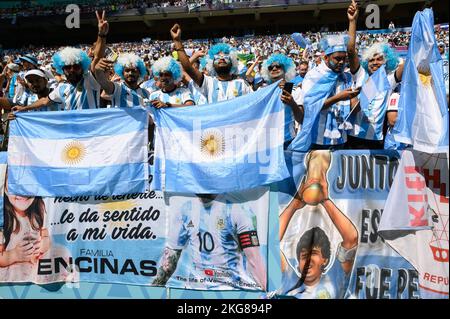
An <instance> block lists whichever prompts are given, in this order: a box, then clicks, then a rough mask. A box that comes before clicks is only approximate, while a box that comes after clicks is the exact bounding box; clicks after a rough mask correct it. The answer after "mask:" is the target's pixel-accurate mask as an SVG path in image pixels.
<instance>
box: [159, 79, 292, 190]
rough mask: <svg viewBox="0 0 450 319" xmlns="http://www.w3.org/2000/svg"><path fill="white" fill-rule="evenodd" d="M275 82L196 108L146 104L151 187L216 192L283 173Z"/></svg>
mask: <svg viewBox="0 0 450 319" xmlns="http://www.w3.org/2000/svg"><path fill="white" fill-rule="evenodd" d="M280 94H281V90H280V88H278V84H277V83H275V84H273V85H271V86H269V87H267V88H264V89H261V90H258V91H257V92H255V93H251V94H247V95H244V96H242V97H238V98H236V99H233V100H230V101H224V102H220V103H217V104H210V105H205V106H202V107H200V108H196V107H183V108H163V109H152V110H153V113H154V119H155V123H156V136H155V187H156V189H162V190H164V191H169V192H175V193H177V192H178V193H196V194H219V193H225V192H232V191H240V190H244V189H249V188H254V187H257V186H261V185H267V184H270V183H273V182H277V181H280V180H283V179H285V178H286V177H287V176H289V173H288V171H287V168H286V164H285V161H284V153H283V142H284V139H283V137H284V107H287V106H285V105H283V103H282V102H281V100H280Z"/></svg>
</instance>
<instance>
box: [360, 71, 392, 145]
mask: <svg viewBox="0 0 450 319" xmlns="http://www.w3.org/2000/svg"><path fill="white" fill-rule="evenodd" d="M390 88H391V85H390V84H389V80H388V78H387V74H386V66H385V65H383V66H381V67H380V68H379V69H378V70H376V71H375V72H374V73H373V74H372V75H371V76H370V77H369V78H368V79H367V81H366V82H365V83H364V84H363V86H362V88H361V93H360V95H359V103H360V107H361V111H360V112H358V113H357V114H356V115H355V119H354V120H353V133H354V134H355V135H356V136H358V137H360V138H366V139H377V140H381V139H382V137H383V123H384V118H385V113H386V107H387V103H388V99H389V95H390Z"/></svg>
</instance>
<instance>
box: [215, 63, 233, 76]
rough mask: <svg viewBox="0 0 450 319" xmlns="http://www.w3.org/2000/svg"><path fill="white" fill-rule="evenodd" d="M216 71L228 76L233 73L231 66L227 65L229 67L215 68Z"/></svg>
mask: <svg viewBox="0 0 450 319" xmlns="http://www.w3.org/2000/svg"><path fill="white" fill-rule="evenodd" d="M214 69H215V70H216V72H217V74H219V75H228V74H230V72H231V64H227V66H215V67H214Z"/></svg>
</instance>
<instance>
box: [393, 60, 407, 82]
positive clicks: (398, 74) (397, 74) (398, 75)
mask: <svg viewBox="0 0 450 319" xmlns="http://www.w3.org/2000/svg"><path fill="white" fill-rule="evenodd" d="M404 67H405V61H404V60H403V59H401V61H400V64H399V65H398V67H397V70H395V79H396V80H397V82H400V81H401V80H402V76H403V68H404Z"/></svg>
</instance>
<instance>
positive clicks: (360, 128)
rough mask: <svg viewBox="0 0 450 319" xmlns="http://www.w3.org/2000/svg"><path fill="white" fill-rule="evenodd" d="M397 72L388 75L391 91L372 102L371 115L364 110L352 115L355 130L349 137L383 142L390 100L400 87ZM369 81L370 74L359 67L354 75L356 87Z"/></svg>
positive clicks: (378, 96) (369, 109)
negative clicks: (397, 87)
mask: <svg viewBox="0 0 450 319" xmlns="http://www.w3.org/2000/svg"><path fill="white" fill-rule="evenodd" d="M394 74H395V72H391V73H389V74H388V75H387V79H388V82H389V85H390V87H391V88H390V90H388V91H385V92H382V93H380V94H378V95H377V96H376V97H375V98H374V99H373V100H372V101H371V102H370V105H369V108H368V111H369V115H367V114H365V113H364V112H363V111H362V110H360V111H359V112H357V113H355V114H352V115H351V122H352V124H353V129H352V130H351V131H349V133H348V134H349V135H351V136H355V137H358V138H362V139H366V140H376V141H381V140H383V138H384V136H383V125H384V117H385V115H386V110H387V107H388V99H389V97H390V96H391V94H392V92H393V90H394V89H395V87H396V86H397V85H398V83H397V81H396V80H395V75H394ZM368 79H369V74H368V73H367V71H366V70H365V69H364V68H363V67H361V66H360V67H359V69H358V71H357V72H356V73H355V74H353V82H354V85H355V87H361V86H363V85H364V83H366V81H367V80H368Z"/></svg>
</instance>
